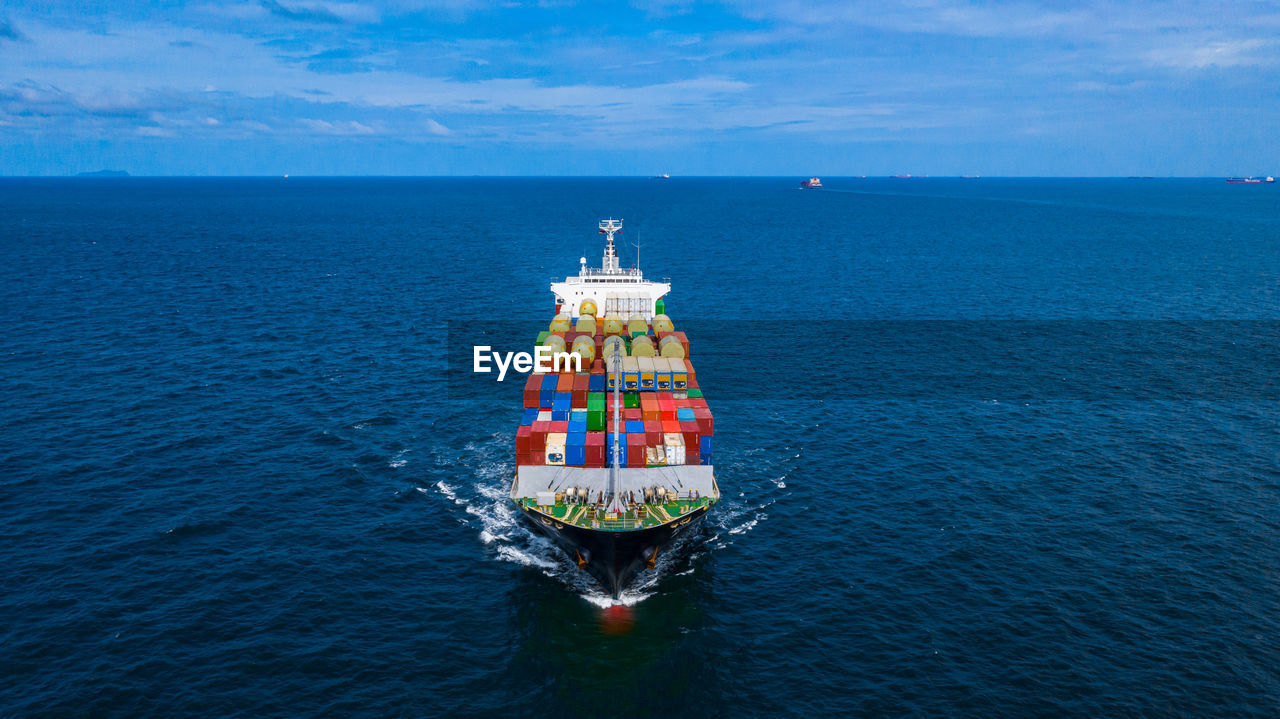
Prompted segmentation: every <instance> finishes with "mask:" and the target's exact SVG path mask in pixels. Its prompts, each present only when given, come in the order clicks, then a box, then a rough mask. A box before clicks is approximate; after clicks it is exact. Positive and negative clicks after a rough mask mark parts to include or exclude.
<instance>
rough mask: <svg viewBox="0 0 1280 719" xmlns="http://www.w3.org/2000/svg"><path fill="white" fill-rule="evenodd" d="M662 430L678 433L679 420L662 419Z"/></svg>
mask: <svg viewBox="0 0 1280 719" xmlns="http://www.w3.org/2000/svg"><path fill="white" fill-rule="evenodd" d="M662 431H663V432H672V433H676V434H679V433H680V423H679V422H677V421H676V420H674V419H664V420H662Z"/></svg>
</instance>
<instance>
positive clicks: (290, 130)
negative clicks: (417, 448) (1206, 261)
mask: <svg viewBox="0 0 1280 719" xmlns="http://www.w3.org/2000/svg"><path fill="white" fill-rule="evenodd" d="M1278 111H1280V3H1278V2H1254V1H1253V0H1231V1H1229V2H1218V1H1217V0H1194V1H1187V0H1167V1H1164V2H1138V3H1123V2H1115V1H1107V2H1095V1H1094V0H1076V1H1074V2H1048V3H1035V2H965V1H962V0H914V1H912V2H905V3H893V2H889V1H888V0H881V1H879V2H861V1H860V0H805V1H801V0H779V1H777V2H765V1H761V0H728V1H726V2H718V3H717V2H698V3H694V2H683V1H681V0H648V1H641V2H633V3H605V2H590V1H584V2H573V1H572V0H537V1H535V2H521V1H518V0H517V1H512V2H500V3H486V2H473V1H471V0H402V1H397V2H367V3H366V2H336V1H331V0H243V1H235V2H216V1H212V0H208V1H205V2H162V3H147V2H132V1H131V0H114V1H113V2H110V3H102V2H84V1H82V0H71V1H59V2H50V1H49V0H42V1H40V2H33V1H30V0H4V3H3V4H0V175H67V174H74V173H76V172H81V171H94V170H101V169H119V170H125V171H128V172H130V173H132V174H135V175H278V174H285V173H288V174H293V175H652V174H659V173H663V172H666V173H671V174H672V175H686V176H687V175H779V176H795V175H802V176H807V175H811V174H817V175H873V176H874V175H886V174H906V173H910V174H915V175H924V174H930V175H960V174H978V175H984V176H995V175H1004V176H1129V175H1153V176H1224V175H1235V174H1276V173H1277V172H1280V112H1278Z"/></svg>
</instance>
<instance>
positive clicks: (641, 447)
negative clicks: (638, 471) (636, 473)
mask: <svg viewBox="0 0 1280 719" xmlns="http://www.w3.org/2000/svg"><path fill="white" fill-rule="evenodd" d="M644 443H645V436H644V435H643V434H629V435H627V466H628V467H643V466H645V464H646V462H647V459H648V458H647V455H646V453H645V444H644Z"/></svg>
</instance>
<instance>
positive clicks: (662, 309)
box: [653, 300, 667, 315]
mask: <svg viewBox="0 0 1280 719" xmlns="http://www.w3.org/2000/svg"><path fill="white" fill-rule="evenodd" d="M653 308H654V309H655V310H657V312H655V313H654V314H659V315H665V314H666V313H667V303H666V302H665V301H663V300H658V301H657V302H655V303H654V304H653Z"/></svg>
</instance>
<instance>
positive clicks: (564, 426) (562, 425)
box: [551, 419, 569, 432]
mask: <svg viewBox="0 0 1280 719" xmlns="http://www.w3.org/2000/svg"><path fill="white" fill-rule="evenodd" d="M551 431H552V432H568V431H569V420H567V419H562V420H560V421H559V422H552V423H551Z"/></svg>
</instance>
